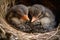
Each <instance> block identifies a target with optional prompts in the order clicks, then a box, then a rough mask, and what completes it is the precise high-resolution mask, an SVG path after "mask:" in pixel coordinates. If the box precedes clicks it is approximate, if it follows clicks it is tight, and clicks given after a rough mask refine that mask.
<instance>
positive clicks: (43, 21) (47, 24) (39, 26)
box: [29, 4, 56, 32]
mask: <svg viewBox="0 0 60 40" xmlns="http://www.w3.org/2000/svg"><path fill="white" fill-rule="evenodd" d="M29 14H30V15H31V17H32V19H31V22H32V23H33V25H34V28H33V30H34V31H36V32H47V31H51V30H53V29H54V27H55V25H56V22H55V16H54V15H53V13H52V12H51V11H50V10H49V9H48V8H46V7H44V6H43V5H39V4H35V5H33V6H32V7H30V8H29Z"/></svg>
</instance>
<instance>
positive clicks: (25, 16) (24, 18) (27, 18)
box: [22, 15, 30, 21]
mask: <svg viewBox="0 0 60 40" xmlns="http://www.w3.org/2000/svg"><path fill="white" fill-rule="evenodd" d="M22 19H23V20H28V21H29V20H30V19H29V17H28V15H24V16H22Z"/></svg>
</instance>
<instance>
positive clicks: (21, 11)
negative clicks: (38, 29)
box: [6, 4, 29, 21]
mask: <svg viewBox="0 0 60 40" xmlns="http://www.w3.org/2000/svg"><path fill="white" fill-rule="evenodd" d="M13 17H17V18H19V19H22V20H25V21H26V20H29V17H28V8H27V7H26V6H25V5H22V4H20V5H15V6H13V7H12V8H10V9H9V11H8V12H7V15H6V19H7V20H8V21H9V20H10V18H13Z"/></svg>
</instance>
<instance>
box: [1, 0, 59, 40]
mask: <svg viewBox="0 0 60 40" xmlns="http://www.w3.org/2000/svg"><path fill="white" fill-rule="evenodd" d="M14 2H15V0H1V4H0V5H1V6H0V9H1V10H0V40H2V39H3V40H50V39H51V38H52V37H54V36H57V37H58V38H59V37H60V36H59V35H60V30H59V29H60V28H59V27H60V25H58V27H57V28H56V30H53V31H51V32H46V33H25V32H22V31H19V30H16V29H15V28H13V27H11V26H10V25H9V24H7V22H6V20H5V19H4V17H5V15H6V12H7V9H8V7H9V8H10V6H11V4H13V5H14ZM9 5H10V6H9ZM54 38H55V37H54ZM51 40H53V39H51ZM59 40H60V39H59Z"/></svg>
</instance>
